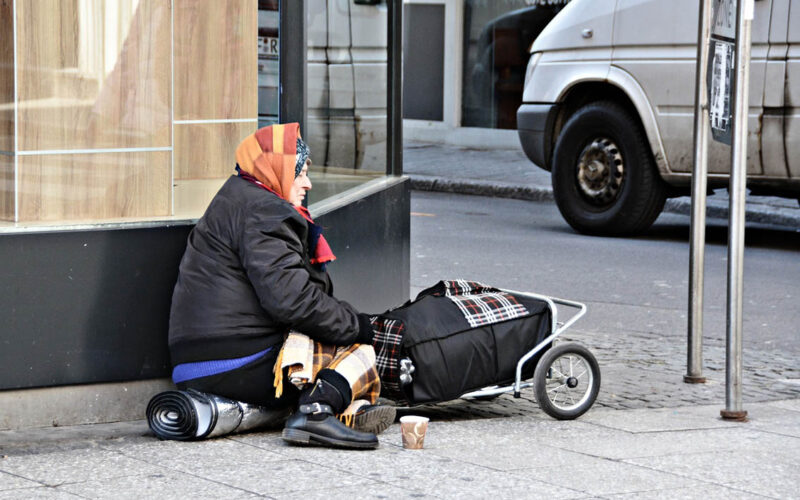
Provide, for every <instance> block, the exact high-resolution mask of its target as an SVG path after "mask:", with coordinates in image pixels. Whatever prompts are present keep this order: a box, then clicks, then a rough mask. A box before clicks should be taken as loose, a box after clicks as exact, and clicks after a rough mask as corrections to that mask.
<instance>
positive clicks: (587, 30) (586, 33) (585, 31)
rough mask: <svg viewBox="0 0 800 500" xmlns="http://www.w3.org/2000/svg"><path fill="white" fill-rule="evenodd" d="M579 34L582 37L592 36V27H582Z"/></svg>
mask: <svg viewBox="0 0 800 500" xmlns="http://www.w3.org/2000/svg"><path fill="white" fill-rule="evenodd" d="M581 36H582V37H583V38H592V36H594V30H593V29H592V28H584V29H583V31H581Z"/></svg>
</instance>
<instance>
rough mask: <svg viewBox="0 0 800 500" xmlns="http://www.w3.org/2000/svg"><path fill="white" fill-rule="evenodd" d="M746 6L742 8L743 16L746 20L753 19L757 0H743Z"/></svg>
mask: <svg viewBox="0 0 800 500" xmlns="http://www.w3.org/2000/svg"><path fill="white" fill-rule="evenodd" d="M742 1H743V2H744V8H743V9H742V17H744V20H745V21H752V20H753V18H754V17H755V10H756V2H755V0H742Z"/></svg>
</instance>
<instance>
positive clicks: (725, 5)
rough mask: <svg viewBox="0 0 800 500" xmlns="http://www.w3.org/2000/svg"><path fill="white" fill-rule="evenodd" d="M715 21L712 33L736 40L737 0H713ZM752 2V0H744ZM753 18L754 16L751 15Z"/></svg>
mask: <svg viewBox="0 0 800 500" xmlns="http://www.w3.org/2000/svg"><path fill="white" fill-rule="evenodd" d="M712 1H713V2H714V3H713V4H712V5H713V20H714V21H713V23H712V25H711V34H712V35H716V36H717V37H721V38H727V39H729V40H731V41H732V40H734V39H735V38H736V0H712ZM744 1H746V2H747V1H749V2H750V3H752V0H744ZM751 19H752V17H751Z"/></svg>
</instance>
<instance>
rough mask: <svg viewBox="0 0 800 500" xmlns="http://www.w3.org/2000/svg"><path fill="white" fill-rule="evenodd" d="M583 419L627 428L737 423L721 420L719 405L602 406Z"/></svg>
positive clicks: (668, 428) (649, 429) (674, 428)
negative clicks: (645, 408)
mask: <svg viewBox="0 0 800 500" xmlns="http://www.w3.org/2000/svg"><path fill="white" fill-rule="evenodd" d="M645 415H646V418H645ZM582 419H583V421H585V422H589V423H594V424H598V425H603V426H605V427H609V428H613V429H620V430H624V431H628V432H656V431H679V430H693V429H714V428H725V427H731V426H736V425H737V423H736V422H727V421H724V420H722V419H721V418H720V417H719V408H716V407H713V406H694V407H680V408H660V409H648V410H644V409H636V410H629V411H619V410H617V411H609V410H603V411H596V412H590V413H587V414H586V415H584V416H583V417H582Z"/></svg>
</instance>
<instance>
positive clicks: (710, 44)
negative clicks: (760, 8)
mask: <svg viewBox="0 0 800 500" xmlns="http://www.w3.org/2000/svg"><path fill="white" fill-rule="evenodd" d="M709 1H711V2H712V8H711V9H710V12H709V10H708V5H706V0H701V3H700V19H699V21H698V26H699V27H698V57H697V81H696V88H695V151H694V161H695V164H694V170H693V177H692V235H691V240H690V246H691V255H690V264H689V266H690V270H689V271H690V284H689V328H688V340H689V342H688V344H689V345H688V349H687V352H688V356H687V358H688V363H687V364H688V367H687V368H688V370H687V374H686V375H685V376H684V381H686V382H692V383H698V382H703V381H705V379H704V378H703V377H702V373H701V364H702V352H701V351H702V314H703V312H702V309H703V258H704V245H705V206H706V199H705V196H706V193H705V191H706V187H707V173H708V168H707V167H708V164H707V156H708V155H707V148H708V140H707V134H706V121H705V120H706V119H707V120H708V124H709V125H710V128H711V134H712V137H713V138H714V140H716V141H718V142H722V143H724V144H728V145H730V146H731V176H730V186H729V188H728V190H729V191H730V205H729V220H728V227H729V231H728V286H727V321H726V338H727V348H726V371H725V383H726V392H725V409H724V410H722V411H721V412H720V413H721V415H722V417H723V418H725V419H732V420H739V421H744V420H746V419H747V412H746V411H744V410H743V409H742V302H743V301H742V293H743V288H744V287H743V282H744V276H743V274H744V214H745V211H744V208H745V191H746V189H745V186H746V181H747V116H748V102H749V101H748V97H749V88H750V48H751V38H750V36H751V30H752V21H753V14H754V8H755V5H754V0H709ZM706 42H707V49H706V47H704V45H706ZM703 59H705V61H704V60H703ZM704 69H705V71H703V70H704ZM703 73H705V75H703ZM704 76H705V78H704ZM704 81H705V84H706V87H707V91H705V92H704V89H703V88H702V87H703V82H704ZM703 99H705V102H703Z"/></svg>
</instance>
